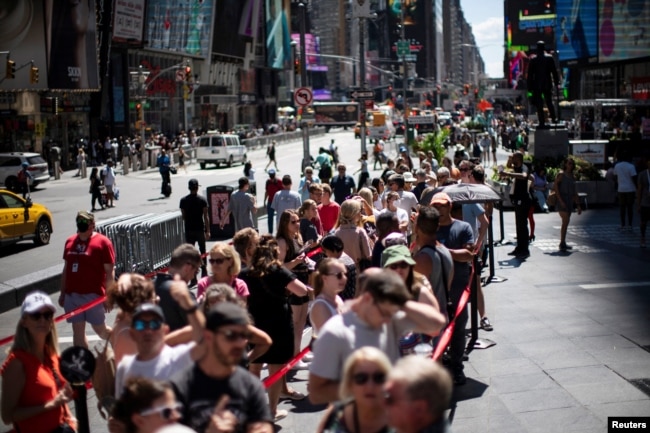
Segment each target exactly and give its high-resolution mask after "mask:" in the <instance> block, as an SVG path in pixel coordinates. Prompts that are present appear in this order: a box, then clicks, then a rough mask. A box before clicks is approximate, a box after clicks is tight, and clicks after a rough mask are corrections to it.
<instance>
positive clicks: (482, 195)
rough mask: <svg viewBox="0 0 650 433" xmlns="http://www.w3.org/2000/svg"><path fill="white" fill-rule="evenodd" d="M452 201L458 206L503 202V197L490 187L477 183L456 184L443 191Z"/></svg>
mask: <svg viewBox="0 0 650 433" xmlns="http://www.w3.org/2000/svg"><path fill="white" fill-rule="evenodd" d="M442 192H445V193H447V195H448V196H449V198H451V201H452V202H454V203H458V204H469V203H484V202H497V201H501V200H502V197H501V196H500V195H499V193H497V192H496V191H495V190H493V189H492V188H491V187H489V186H488V185H483V184H476V183H456V184H453V185H448V186H446V187H444V188H443V189H442Z"/></svg>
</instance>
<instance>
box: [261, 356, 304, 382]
mask: <svg viewBox="0 0 650 433" xmlns="http://www.w3.org/2000/svg"><path fill="white" fill-rule="evenodd" d="M310 350H311V349H310V348H309V346H307V347H305V348H304V349H302V351H301V352H300V353H299V354H297V355H296V356H294V357H293V358H292V359H291V361H289V362H287V363H286V364H285V365H284V367H282V368H281V369H279V370H278V371H276V372H275V373H274V374H273V375H271V376H269V377H267V378H266V379H264V380H263V381H262V385H264V388H269V387H270V386H272V385H273V384H274V383H275V382H277V381H278V380H280V378H281V377H282V376H284V375H285V374H287V373H288V372H289V370H291V368H292V367H293V366H294V365H296V364H297V363H298V362H299V361H300V360H301V359H302V358H303V357H304V356H305V355H306V354H307V353H309V351H310Z"/></svg>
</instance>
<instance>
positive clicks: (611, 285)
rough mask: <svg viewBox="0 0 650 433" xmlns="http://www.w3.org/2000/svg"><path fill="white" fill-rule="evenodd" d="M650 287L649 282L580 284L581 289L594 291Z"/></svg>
mask: <svg viewBox="0 0 650 433" xmlns="http://www.w3.org/2000/svg"><path fill="white" fill-rule="evenodd" d="M643 286H650V281H629V282H620V283H601V284H580V286H579V287H580V288H581V289H585V290H594V289H617V288H621V287H643Z"/></svg>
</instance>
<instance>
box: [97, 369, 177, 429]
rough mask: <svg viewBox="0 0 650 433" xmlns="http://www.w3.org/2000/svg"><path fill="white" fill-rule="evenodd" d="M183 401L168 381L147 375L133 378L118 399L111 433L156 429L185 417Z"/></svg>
mask: <svg viewBox="0 0 650 433" xmlns="http://www.w3.org/2000/svg"><path fill="white" fill-rule="evenodd" d="M181 407H182V406H181V405H180V403H178V402H177V401H176V396H175V395H174V391H173V389H172V387H171V385H170V384H169V383H168V382H164V381H158V380H151V379H147V378H144V377H134V378H131V379H129V380H128V381H127V382H126V384H125V385H124V389H123V390H122V392H121V396H120V398H119V399H118V400H117V401H116V402H115V406H114V407H113V411H112V417H113V419H114V420H116V421H117V423H116V422H111V423H109V431H110V432H111V433H155V432H157V431H158V429H160V428H161V427H164V426H166V425H170V424H174V423H176V422H177V421H178V420H180V418H181V412H180V410H181Z"/></svg>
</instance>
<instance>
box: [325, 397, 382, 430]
mask: <svg viewBox="0 0 650 433" xmlns="http://www.w3.org/2000/svg"><path fill="white" fill-rule="evenodd" d="M348 404H354V401H353V400H348V401H338V402H336V403H334V404H333V407H332V412H330V414H329V416H328V417H327V420H325V425H324V426H323V433H352V432H353V431H354V429H352V428H350V427H348V426H347V425H346V424H345V416H344V411H343V409H345V406H347V405H348ZM392 432H394V430H393V429H391V428H390V427H388V426H385V427H382V428H381V429H379V430H377V432H376V433H392Z"/></svg>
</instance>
